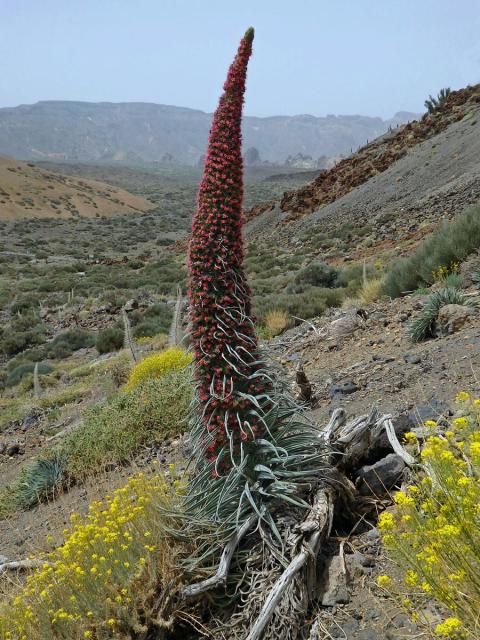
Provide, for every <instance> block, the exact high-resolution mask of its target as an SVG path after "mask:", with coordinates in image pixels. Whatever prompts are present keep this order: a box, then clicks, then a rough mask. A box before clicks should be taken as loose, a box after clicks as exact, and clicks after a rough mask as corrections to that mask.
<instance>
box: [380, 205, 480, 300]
mask: <svg viewBox="0 0 480 640" xmlns="http://www.w3.org/2000/svg"><path fill="white" fill-rule="evenodd" d="M479 247H480V206H479V205H477V206H475V207H471V208H469V209H467V210H466V211H465V212H464V213H462V215H460V216H459V217H458V218H457V219H456V220H455V221H453V222H450V223H444V224H442V225H441V226H440V227H439V228H438V229H437V230H436V231H435V232H434V233H433V234H432V235H431V236H429V237H428V238H427V239H426V240H424V241H423V242H422V244H421V245H420V246H419V247H418V248H417V250H416V251H415V252H414V253H413V254H412V255H411V256H409V257H408V258H404V259H402V260H399V261H397V262H395V263H394V264H393V266H392V267H391V269H390V271H389V272H388V274H387V276H386V278H385V281H384V284H383V293H384V294H385V295H387V296H390V297H392V298H396V297H398V296H401V295H403V294H405V293H408V292H411V291H414V290H415V289H416V288H417V287H419V286H424V285H430V284H432V282H433V281H434V279H435V273H438V270H439V269H440V268H442V267H443V268H444V269H447V270H449V269H450V268H451V266H452V265H453V264H454V263H458V262H461V261H462V260H464V259H465V258H466V257H467V256H468V255H469V254H470V253H472V252H473V251H475V250H476V249H478V248H479Z"/></svg>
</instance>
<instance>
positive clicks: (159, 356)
mask: <svg viewBox="0 0 480 640" xmlns="http://www.w3.org/2000/svg"><path fill="white" fill-rule="evenodd" d="M191 361H192V356H191V354H189V353H186V352H185V351H183V349H180V348H177V347H171V348H170V349H166V350H165V351H162V352H161V353H156V354H154V355H151V356H148V357H147V358H145V359H144V360H142V361H141V362H139V363H138V364H136V365H135V366H134V367H133V369H132V370H131V372H130V375H129V378H128V382H127V384H126V385H125V390H127V391H131V390H133V389H135V388H136V387H138V385H139V384H141V383H142V382H144V381H145V380H154V379H156V378H161V377H163V376H165V375H166V374H167V373H168V372H170V371H176V370H180V369H185V367H186V366H187V365H189V364H190V362H191Z"/></svg>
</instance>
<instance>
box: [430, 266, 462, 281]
mask: <svg viewBox="0 0 480 640" xmlns="http://www.w3.org/2000/svg"><path fill="white" fill-rule="evenodd" d="M459 267H460V264H459V263H458V262H451V263H450V265H449V266H448V267H444V266H440V267H438V269H436V270H435V271H432V276H433V279H434V280H435V282H442V280H445V278H446V277H447V276H449V275H450V274H451V273H458V269H459Z"/></svg>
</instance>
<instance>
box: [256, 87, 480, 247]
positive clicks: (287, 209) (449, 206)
mask: <svg viewBox="0 0 480 640" xmlns="http://www.w3.org/2000/svg"><path fill="white" fill-rule="evenodd" d="M479 155H480V85H475V86H474V87H467V88H466V89H463V90H461V91H456V92H453V93H452V94H451V96H450V97H449V98H448V99H447V101H446V102H445V104H444V105H442V107H441V108H440V109H439V110H438V112H437V113H435V114H432V115H425V116H424V117H423V118H422V120H420V121H418V122H412V123H410V124H408V125H406V126H404V127H401V128H399V129H396V130H394V131H392V132H390V133H388V134H385V135H384V136H382V137H381V138H378V139H377V140H375V141H374V142H372V143H371V144H369V145H367V146H365V147H363V148H362V149H360V150H359V151H358V152H357V153H356V154H353V155H352V156H350V157H349V158H347V159H345V160H343V161H342V162H340V163H339V164H337V165H336V166H335V167H333V168H332V169H330V170H329V171H323V172H321V173H320V175H319V176H318V177H317V178H316V179H315V180H314V181H313V182H312V183H310V184H308V185H306V186H304V187H302V188H300V189H298V190H295V191H288V192H285V193H284V195H283V197H282V198H281V199H280V200H278V201H271V202H268V203H264V204H262V205H258V206H257V207H254V208H253V209H251V210H250V211H249V212H247V214H246V219H247V221H248V224H247V237H248V238H249V239H250V240H263V241H265V242H268V241H274V242H275V243H276V244H280V245H282V246H285V247H295V246H298V245H300V244H301V243H302V240H301V238H302V237H303V238H304V237H305V235H306V234H308V232H309V231H311V232H312V233H315V232H317V231H318V229H319V227H321V229H322V231H331V230H333V229H336V228H338V227H339V226H340V225H350V226H351V227H353V228H358V229H360V228H365V226H367V225H368V226H369V227H371V230H369V231H370V235H368V234H364V235H363V238H364V240H363V241H362V242H352V246H351V249H350V254H349V256H348V257H349V258H350V259H352V258H353V259H354V258H358V257H361V256H362V257H363V256H365V255H369V254H375V253H376V252H377V250H378V247H379V246H380V247H383V246H387V247H388V246H390V247H394V246H395V245H397V243H398V242H399V241H400V242H402V243H404V242H405V243H406V244H405V245H404V248H407V247H408V245H409V242H408V241H409V240H412V241H415V240H417V239H418V238H419V237H421V236H422V235H424V234H425V233H427V232H428V231H430V230H431V228H432V227H433V226H434V225H436V224H438V222H439V221H440V220H441V219H442V218H449V217H452V216H453V215H455V214H456V213H458V212H459V211H460V210H461V209H463V208H464V206H465V205H467V204H470V203H474V202H476V201H478V200H479V199H480V165H479V163H478V158H479ZM351 239H352V240H355V237H354V234H353V236H352V238H351Z"/></svg>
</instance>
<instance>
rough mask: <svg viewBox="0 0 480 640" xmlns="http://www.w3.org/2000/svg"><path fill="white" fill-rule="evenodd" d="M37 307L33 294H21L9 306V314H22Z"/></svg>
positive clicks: (36, 300)
mask: <svg viewBox="0 0 480 640" xmlns="http://www.w3.org/2000/svg"><path fill="white" fill-rule="evenodd" d="M37 307H38V299H37V297H36V296H35V295H33V294H23V295H19V296H18V297H17V298H16V299H15V300H14V301H13V302H12V304H11V306H10V313H12V314H15V313H18V312H20V313H23V312H24V311H28V310H31V309H36V308H37Z"/></svg>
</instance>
